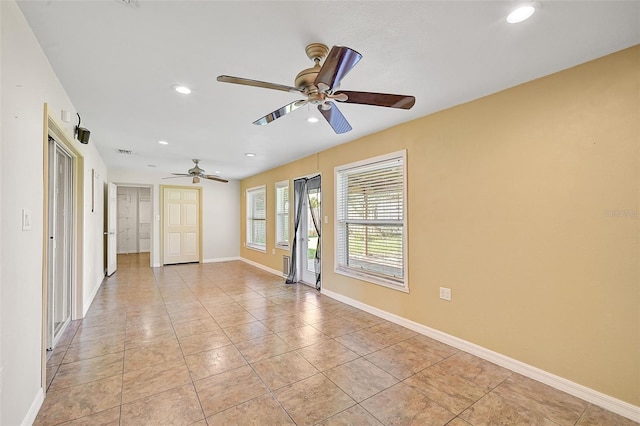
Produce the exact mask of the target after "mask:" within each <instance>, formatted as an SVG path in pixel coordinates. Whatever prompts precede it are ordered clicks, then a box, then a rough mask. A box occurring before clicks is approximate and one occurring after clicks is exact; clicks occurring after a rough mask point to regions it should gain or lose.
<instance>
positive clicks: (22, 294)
mask: <svg viewBox="0 0 640 426" xmlns="http://www.w3.org/2000/svg"><path fill="white" fill-rule="evenodd" d="M0 19H1V23H0V28H1V35H0V39H1V47H0V52H1V60H0V66H1V68H0V70H1V71H0V78H1V80H0V99H1V100H2V108H1V114H2V115H1V120H0V122H1V123H2V127H1V139H0V142H1V144H0V162H1V163H0V164H1V167H0V194H1V196H2V203H1V204H0V217H2V221H1V224H0V235H2V238H1V240H0V252H1V253H2V256H1V257H0V270H1V271H2V275H1V276H0V291H1V294H2V298H1V300H0V303H1V306H0V339H1V340H0V360H2V365H1V367H2V368H3V370H2V395H1V399H0V407H1V416H0V424H3V425H17V424H22V423H29V422H31V421H32V420H33V417H34V416H35V414H36V413H37V410H38V409H39V406H40V404H41V401H42V392H43V390H42V388H41V386H40V385H41V356H42V341H41V337H42V253H43V244H42V240H43V223H44V222H43V220H44V214H43V192H44V191H43V175H42V166H43V145H44V141H43V125H44V104H45V103H47V104H48V106H49V111H50V113H51V114H52V115H54V116H56V118H60V114H61V111H62V110H66V111H69V112H71V114H72V116H73V117H75V113H76V110H75V108H74V107H73V105H72V104H71V101H70V99H69V98H68V96H67V94H66V93H65V90H64V88H63V87H62V85H61V84H60V82H59V81H58V79H57V77H56V75H55V73H54V72H53V70H52V69H51V66H50V64H49V62H48V61H47V58H46V56H45V55H44V53H43V52H42V49H41V47H40V45H39V44H38V42H37V40H36V38H35V36H34V35H33V32H32V31H31V29H30V28H29V26H28V25H27V23H26V21H25V19H24V17H23V15H22V13H21V12H20V10H19V9H18V7H17V5H16V3H15V1H13V0H6V1H5V0H3V1H0ZM83 118H84V117H83ZM85 121H86V126H87V127H89V128H91V117H86V120H83V123H85ZM65 126H67V130H68V133H69V134H71V135H72V130H73V123H71V124H65ZM98 139H99V135H92V138H91V141H90V142H89V144H88V145H82V144H80V143H77V142H76V147H77V149H78V151H79V152H81V154H82V155H83V157H84V170H82V171H80V172H82V173H85V179H84V200H85V203H84V214H83V223H84V240H83V241H82V244H83V247H84V252H83V265H84V268H83V274H82V277H81V285H82V294H83V303H81V306H79V307H78V310H79V311H82V312H84V311H86V309H87V308H88V304H89V303H90V302H91V300H92V297H93V295H94V294H95V291H96V290H97V288H98V287H99V285H100V283H101V281H102V278H103V272H102V270H103V251H102V247H103V244H102V238H103V236H102V223H103V209H102V194H101V192H99V193H98V194H96V206H95V208H94V212H91V170H92V169H94V170H95V171H96V175H97V176H98V179H97V180H98V182H100V181H104V178H105V177H106V175H107V173H106V166H105V165H104V162H103V161H102V159H101V158H100V156H99V155H98V153H97V150H96V148H95V143H99V142H97V140H98ZM101 187H102V186H101V185H98V190H100V188H101ZM22 209H28V210H29V211H30V213H31V230H30V231H22V228H21V225H22Z"/></svg>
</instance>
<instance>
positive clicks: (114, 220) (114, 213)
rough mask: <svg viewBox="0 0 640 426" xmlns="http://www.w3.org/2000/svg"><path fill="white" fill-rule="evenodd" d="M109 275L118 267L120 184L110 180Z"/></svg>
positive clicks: (108, 218) (108, 215)
mask: <svg viewBox="0 0 640 426" xmlns="http://www.w3.org/2000/svg"><path fill="white" fill-rule="evenodd" d="M107 198H108V203H109V206H108V208H107V275H109V276H111V275H113V273H114V272H116V269H118V234H117V230H118V229H117V226H118V186H117V185H116V184H115V183H112V182H109V187H108V188H107Z"/></svg>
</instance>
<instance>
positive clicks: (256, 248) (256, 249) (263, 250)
mask: <svg viewBox="0 0 640 426" xmlns="http://www.w3.org/2000/svg"><path fill="white" fill-rule="evenodd" d="M245 248H248V249H249V250H253V251H259V252H260V253H266V252H267V248H266V247H256V246H250V245H249V244H247V245H246V246H245Z"/></svg>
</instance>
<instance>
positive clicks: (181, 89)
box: [171, 85, 191, 95]
mask: <svg viewBox="0 0 640 426" xmlns="http://www.w3.org/2000/svg"><path fill="white" fill-rule="evenodd" d="M171 88H172V89H173V90H175V91H176V92H178V93H182V94H183V95H188V94H189V93H191V89H189V88H188V87H186V86H180V85H175V86H171Z"/></svg>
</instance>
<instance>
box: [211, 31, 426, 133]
mask: <svg viewBox="0 0 640 426" xmlns="http://www.w3.org/2000/svg"><path fill="white" fill-rule="evenodd" d="M305 51H306V53H307V56H308V57H309V59H311V60H312V61H314V62H315V65H314V66H313V67H311V68H307V69H305V70H302V71H301V72H300V73H298V75H297V76H296V79H295V83H294V84H295V87H292V86H285V85H282V84H275V83H267V82H264V81H257V80H249V79H247V78H240V77H232V76H229V75H221V76H218V81H221V82H223V83H234V84H242V85H245V86H255V87H263V88H265V89H274V90H281V91H284V92H291V93H296V94H301V95H303V96H304V97H305V99H301V100H297V101H293V102H291V103H290V104H288V105H285V106H283V107H282V108H279V109H277V110H275V111H273V112H271V113H269V114H267V115H265V116H264V117H262V118H259V119H258V120H256V121H254V122H253V124H257V125H264V124H269V123H271V122H272V121H274V120H276V119H278V118H280V117H282V116H283V115H285V114H288V113H290V112H291V111H294V110H296V109H298V108H300V107H301V106H304V105H307V104H312V105H317V107H318V110H319V111H320V113H321V114H322V116H323V117H324V118H325V119H326V120H327V122H328V123H329V125H330V126H331V127H332V128H333V130H334V131H335V132H336V133H346V132H348V131H350V130H351V125H350V124H349V122H348V121H347V119H346V118H345V117H344V116H343V115H342V113H341V112H340V110H339V109H338V107H337V106H336V104H335V103H334V102H333V101H338V102H344V103H352V104H364V105H375V106H381V107H388V108H401V109H411V107H413V105H414V104H415V102H416V98H415V97H413V96H405V95H393V94H387V93H373V92H354V91H348V90H338V89H339V87H340V81H341V80H342V79H343V78H344V76H345V75H347V73H348V72H349V71H351V69H352V68H353V67H354V66H355V65H356V64H357V63H358V61H359V60H360V59H361V58H362V55H361V54H360V53H358V52H356V51H355V50H353V49H350V48H348V47H344V46H333V47H332V48H331V51H329V48H328V47H327V46H325V45H324V44H321V43H312V44H310V45H308V46H307V47H306V49H305ZM324 58H326V59H325V61H324V63H323V64H322V66H321V65H320V62H322V60H323V59H324Z"/></svg>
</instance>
